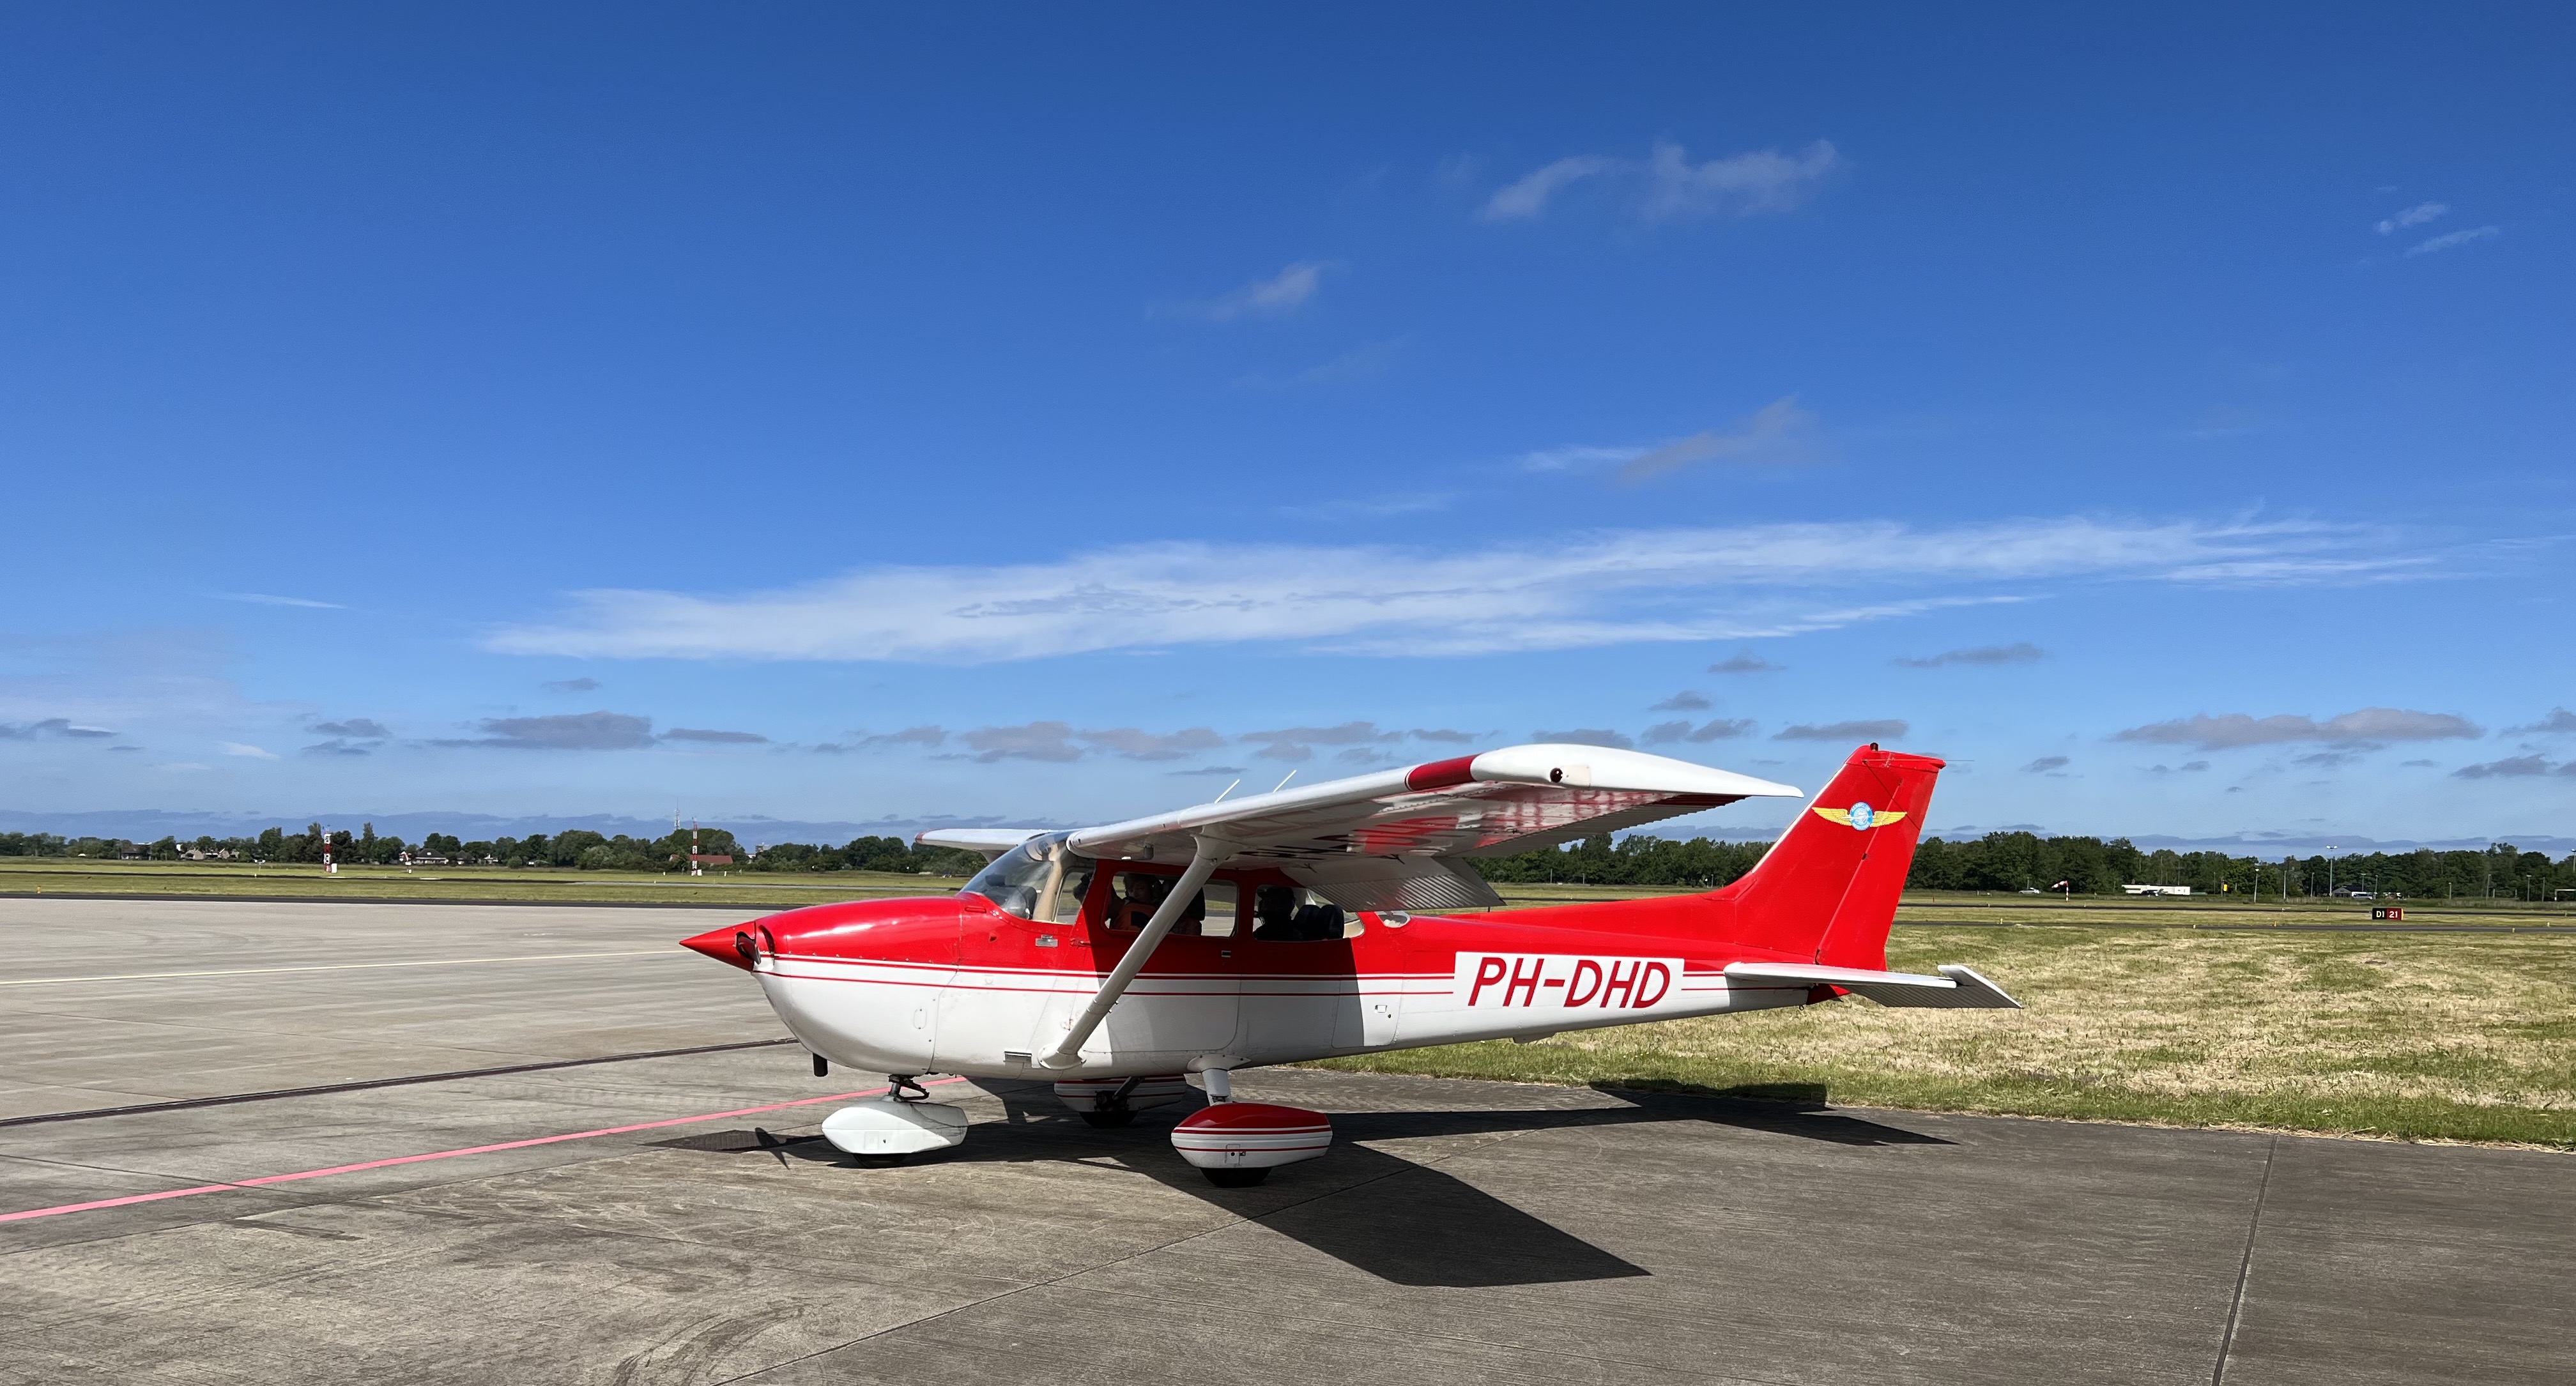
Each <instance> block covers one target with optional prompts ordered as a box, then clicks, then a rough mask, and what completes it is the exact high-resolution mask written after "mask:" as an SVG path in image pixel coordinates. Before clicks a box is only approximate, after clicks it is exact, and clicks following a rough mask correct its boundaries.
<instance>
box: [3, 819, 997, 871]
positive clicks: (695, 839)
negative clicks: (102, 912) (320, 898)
mask: <svg viewBox="0 0 2576 1386" xmlns="http://www.w3.org/2000/svg"><path fill="white" fill-rule="evenodd" d="M326 842H327V843H328V845H329V847H330V853H331V859H332V860H333V861H334V862H338V863H340V864H342V865H349V866H399V865H403V864H405V863H406V862H417V861H419V860H421V859H423V858H431V859H441V860H444V861H447V862H453V863H457V864H460V865H469V866H506V867H555V868H561V869H569V870H575V871H686V870H688V869H689V866H690V861H689V857H690V854H691V853H692V852H693V851H694V852H695V853H697V854H698V855H701V856H709V857H731V858H733V860H732V861H731V862H730V863H726V864H721V865H719V866H718V869H729V870H737V871H890V872H896V873H899V874H902V875H907V876H913V875H928V876H971V875H973V874H975V873H976V872H977V871H979V870H981V869H983V865H984V859H983V857H982V856H980V855H978V854H976V853H974V852H961V851H958V850H956V849H954V848H947V847H916V846H914V845H913V844H911V843H909V842H906V841H904V840H903V839H902V838H899V837H862V838H858V839H855V840H853V841H851V842H850V843H849V844H848V845H846V846H842V847H815V846H808V845H806V844H803V843H784V844H781V845H779V846H775V847H767V848H764V849H762V850H761V851H760V853H759V854H758V855H756V856H755V855H751V854H748V853H746V852H744V851H743V849H742V846H741V844H740V843H738V842H736V841H735V839H734V835H733V834H732V833H731V832H728V831H726V830H725V829H723V828H701V829H694V830H693V829H689V828H682V829H679V830H678V831H676V832H672V833H668V834H665V835H663V836H661V837H658V838H637V837H628V836H626V835H625V834H623V833H620V834H618V835H617V836H615V837H610V836H607V835H605V834H602V833H595V832H591V831H589V830H587V829H583V828H568V829H566V830H564V831H563V832H559V833H556V834H554V835H552V836H548V835H546V834H544V833H531V834H529V835H528V836H526V837H496V838H492V839H490V840H489V841H485V840H480V839H477V840H474V841H465V840H462V839H460V838H458V837H457V836H456V835H454V834H452V833H430V834H427V835H425V836H424V837H422V839H421V840H420V841H419V842H418V843H408V842H405V841H403V840H402V839H401V838H399V837H392V836H385V837H379V836H377V835H376V825H375V824H373V823H366V824H361V825H360V826H359V828H358V830H357V831H356V832H349V831H347V830H341V831H336V832H331V833H329V834H327V836H326V834H325V833H324V831H323V828H322V825H321V824H319V823H313V824H308V825H307V826H306V827H305V829H304V831H302V832H300V833H291V832H288V831H286V830H285V829H284V828H270V829H268V830H266V831H264V832H262V833H260V834H258V835H257V836H255V837H221V838H219V837H214V836H211V835H208V836H201V837H198V838H196V839H194V840H192V841H182V840H181V839H179V838H177V837H175V836H174V837H165V838H162V839H161V840H159V841H158V842H135V841H132V840H129V839H125V838H100V837H80V838H66V837H62V836H59V835H57V834H54V833H0V857H89V858H100V859H106V860H116V859H120V858H129V859H130V858H143V859H146V860H151V861H177V860H180V859H182V858H187V857H190V856H191V855H193V856H195V857H197V858H201V859H202V858H214V859H217V860H226V861H248V862H283V863H290V864H292V863H313V864H319V863H320V862H321V860H322V853H323V847H324V845H325V843H326Z"/></svg>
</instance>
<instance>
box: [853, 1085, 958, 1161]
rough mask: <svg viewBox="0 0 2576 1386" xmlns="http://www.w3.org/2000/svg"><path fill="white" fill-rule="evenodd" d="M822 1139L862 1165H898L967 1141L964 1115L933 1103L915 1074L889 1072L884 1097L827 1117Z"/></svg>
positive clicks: (952, 1108)
mask: <svg viewBox="0 0 2576 1386" xmlns="http://www.w3.org/2000/svg"><path fill="white" fill-rule="evenodd" d="M823 1139H825V1140H827V1141H830V1142H831V1143H832V1144H833V1146H834V1147H836V1148H837V1149H839V1150H840V1151H841V1152H842V1153H843V1154H845V1155H848V1156H850V1157H852V1158H853V1159H855V1160H856V1161H857V1162H858V1163H859V1164H860V1165H862V1166H869V1167H883V1166H886V1165H899V1164H901V1163H903V1161H904V1158H905V1157H906V1156H910V1155H919V1154H922V1153H924V1152H926V1151H932V1150H945V1149H947V1148H949V1147H951V1146H954V1145H957V1144H958V1143H960V1142H962V1141H964V1140H965V1139H966V1111H965V1109H964V1108H962V1107H958V1106H955V1105H953V1104H950V1103H946V1102H933V1101H931V1100H930V1092H929V1090H928V1089H926V1088H924V1087H923V1086H922V1085H921V1083H920V1081H919V1079H918V1077H917V1075H914V1074H910V1073H889V1074H887V1075H886V1093H885V1095H884V1096H883V1097H873V1098H869V1099H867V1100H865V1101H862V1102H857V1103H853V1104H852V1105H850V1106H847V1107H843V1108H842V1109H840V1110H839V1111H837V1112H834V1113H832V1114H831V1115H830V1116H828V1117H825V1118H824V1119H823Z"/></svg>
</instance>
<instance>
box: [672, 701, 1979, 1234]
mask: <svg viewBox="0 0 2576 1386" xmlns="http://www.w3.org/2000/svg"><path fill="white" fill-rule="evenodd" d="M1941 768H1942V762H1940V761H1938V760H1935V759H1932V758H1931V757H1929V756H1918V755H1907V754H1904V753H1902V752H1897V751H1885V750H1881V749H1879V748H1878V746H1877V745H1875V744H1872V745H1869V746H1865V747H1862V748H1860V749H1858V750H1856V751H1854V752H1853V753H1852V755H1851V758H1850V759H1849V760H1847V761H1845V762H1844V764H1843V767H1842V769H1841V770H1840V771H1839V772H1838V773H1837V774H1836V775H1835V776H1834V778H1833V781H1832V783H1830V784H1828V785H1827V786H1826V787H1825V790H1824V792H1823V793H1822V794H1820V795H1818V796H1817V797H1816V798H1815V799H1814V800H1813V801H1811V802H1810V803H1809V805H1808V807H1807V810H1806V811H1805V812H1803V813H1801V814H1799V815H1798V818H1797V821H1796V822H1795V823H1793V824H1791V825H1790V827H1789V830H1788V831H1787V832H1785V833H1783V834H1782V835H1781V836H1780V839H1779V840H1778V841H1777V842H1775V843H1773V844H1772V846H1771V849H1770V851H1769V852H1767V853H1766V854H1764V856H1763V858H1762V860H1761V862H1760V864H1758V865H1756V866H1755V867H1754V868H1753V870H1752V871H1751V872H1749V873H1748V874H1746V875H1745V876H1744V877H1743V878H1741V879H1739V880H1737V881H1736V882H1735V883H1734V884H1732V885H1729V886H1727V887H1725V888H1724V889H1721V890H1715V891H1710V892H1707V893H1705V894H1699V895H1676V896H1668V897H1664V898H1659V899H1643V900H1630V901H1618V902H1612V903H1596V904H1574V905H1559V906H1553V907H1546V908H1535V909H1520V910H1513V911H1510V912H1509V913H1501V914H1481V913H1456V911H1464V910H1475V909H1481V908H1488V907H1491V906H1495V905H1499V904H1501V903H1502V901H1501V899H1500V897H1498V896H1496V895H1495V894H1494V892H1493V889H1492V887H1490V886H1488V885H1487V884H1486V883H1485V882H1484V881H1483V879H1481V878H1480V877H1478V876H1477V875H1476V874H1475V872H1474V870H1473V869H1472V868H1464V867H1463V861H1462V859H1473V858H1475V857H1479V856H1497V855H1503V854H1507V853H1514V852H1526V851H1529V850H1531V849H1533V848H1536V847H1545V846H1553V845H1556V844H1559V843H1563V842H1568V841H1571V840H1574V839H1576V838H1578V837H1583V836H1586V835H1589V834H1594V833H1604V832H1610V831H1614V830H1617V829H1622V828H1630V827H1635V826H1637V825H1639V824H1643V823H1651V822H1654V821H1656V820H1657V819H1662V818H1669V817H1672V816H1674V815H1677V814H1685V813H1696V812H1699V811H1700V810H1703V809H1708V808H1714V807H1717V806H1718V805H1721V804H1731V803H1734V802H1736V801H1737V800H1739V799H1746V798H1755V797H1765V796H1786V797H1796V796H1797V795H1798V794H1799V791H1798V790H1796V789H1793V788H1791V787H1789V786H1787V785H1781V784H1773V783H1770V782H1768V781H1765V780H1758V779H1754V778H1752V777H1750V776H1747V775H1739V774H1734V773H1732V772H1729V771H1725V770H1714V769H1710V768H1708V767H1706V766H1701V765H1692V764H1689V763H1687V762H1683V761H1677V760H1670V759H1667V758H1665V757H1662V756H1654V755H1646V754H1642V753H1640V752H1635V751H1620V750H1610V749H1606V748H1603V747H1599V746H1566V745H1533V746H1512V747H1507V748H1505V749H1502V750H1498V751H1487V752H1485V753H1483V754H1482V755H1474V756H1461V757H1459V758H1457V759H1455V760H1443V761H1435V762H1432V763H1430V764H1427V765H1416V766H1412V767H1410V768H1407V769H1403V770H1388V771H1382V772H1379V773H1376V774H1369V775H1359V776H1354V777H1353V778H1350V779H1345V780H1335V781H1331V782H1329V783H1324V784H1315V785H1309V786H1307V787H1305V788H1302V789H1288V790H1282V791H1278V792H1274V793H1269V794H1261V795H1255V796H1253V797H1250V798H1244V799H1236V800H1232V801H1224V800H1222V797H1221V798H1220V802H1216V803H1210V804H1201V805H1198V806H1197V807H1194V808H1186V809H1181V810H1179V811H1177V812H1173V813H1166V814H1160V815H1157V816H1154V817H1150V818H1137V819H1131V820H1129V821H1127V822H1124V823H1111V824H1107V825H1105V826H1102V827H1096V828H1083V829H1080V830H1077V831H1073V832H1040V831H1036V830H1021V829H1013V830H1008V831H995V832H986V831H975V832H928V833H923V834H921V837H920V840H921V841H923V842H925V843H929V844H933V845H939V846H956V847H969V848H974V849H977V850H981V851H983V852H985V853H987V854H988V855H989V856H991V857H992V858H993V860H992V862H991V864H990V865H989V866H987V867H986V868H985V869H984V870H983V871H982V872H981V873H980V874H978V875H977V876H976V877H975V878H974V879H973V880H972V881H969V882H968V883H967V885H966V888H965V889H964V890H962V891H959V892H958V893H957V894H955V895H953V896H939V897H934V898H927V899H904V900H870V901H860V902H853V903H849V904H838V905H819V906H815V907H813V908H810V909H799V910H790V911H788V912H786V913H784V914H775V915H770V916H768V917H767V918H764V919H759V920H755V921H752V922H749V923H746V924H743V925H741V926H740V927H738V928H731V929H717V930H714V931H712V932H709V933H704V934H700V935H698V936H697V937H695V938H691V939H688V940H686V941H685V943H686V946H687V947H689V948H692V949H695V950H697V951H698V952H700V953H704V954H706V955H707V956H709V957H711V958H714V959H716V960H718V961H720V962H725V963H730V964H732V965H733V966H736V967H740V968H743V969H745V970H747V971H749V972H750V973H752V974H753V975H754V976H756V977H757V978H759V980H760V985H761V989H762V990H763V991H764V992H765V993H767V995H768V998H769V1004H770V1005H771V1006H772V1007H773V1008H775V1009H776V1011H777V1012H778V1015H779V1018H780V1019H781V1020H783V1021H785V1022H786V1024H787V1028H788V1030H789V1032H790V1033H792V1034H794V1035H795V1037H796V1038H797V1039H798V1040H799V1041H801V1042H802V1043H803V1044H804V1045H805V1047H806V1049H807V1050H809V1051H811V1053H812V1055H813V1058H814V1070H815V1072H816V1073H817V1074H818V1075H819V1074H821V1073H824V1072H826V1071H827V1070H828V1067H829V1064H831V1063H839V1064H843V1065H846V1066H848V1067H851V1068H857V1069H861V1070H864V1071H872V1072H877V1073H884V1074H887V1075H888V1076H889V1080H890V1083H891V1086H892V1090H893V1091H892V1095H891V1096H889V1097H887V1098H884V1099H880V1100H876V1101H866V1102H859V1103H856V1104H854V1105H852V1106H850V1107H845V1108H842V1109H841V1110H839V1111H836V1112H834V1113H833V1114H832V1115H831V1117H830V1118H829V1119H827V1120H826V1121H825V1122H824V1124H823V1129H824V1134H825V1136H826V1137H828V1138H829V1139H830V1140H831V1141H832V1143H833V1144H834V1145H836V1146H838V1147H840V1148H841V1149H842V1150H844V1151H847V1152H849V1153H852V1154H854V1155H858V1156H859V1157H861V1159H862V1160H863V1161H877V1162H883V1161H887V1160H894V1159H900V1158H902V1157H903V1156H904V1155H906V1154H910V1153H913V1152H916V1151H923V1150H934V1149H938V1148H941V1147H944V1146H950V1145H955V1144H957V1143H958V1142H960V1141H962V1140H963V1139H964V1138H965V1130H966V1118H965V1114H964V1113H963V1112H962V1111H961V1110H959V1109H958V1108H956V1107H954V1106H951V1105H949V1104H945V1103H937V1102H930V1101H927V1100H925V1099H926V1098H927V1094H926V1093H925V1092H924V1091H923V1090H922V1089H921V1087H920V1086H919V1084H918V1082H917V1081H916V1080H917V1079H918V1078H919V1076H920V1075H922V1074H926V1073H947V1074H955V1075H959V1076H963V1077H969V1078H1018V1079H1027V1078H1036V1077H1051V1078H1053V1079H1054V1080H1055V1091H1056V1094H1057V1096H1059V1097H1061V1098H1063V1099H1064V1100H1065V1101H1066V1102H1067V1103H1069V1104H1070V1105H1072V1106H1073V1107H1074V1109H1075V1110H1076V1111H1078V1112H1080V1113H1081V1114H1082V1116H1083V1117H1084V1118H1085V1119H1086V1120H1088V1121H1090V1122H1091V1123H1092V1124H1093V1125H1096V1126H1123V1125H1125V1124H1126V1123H1127V1122H1128V1121H1129V1120H1130V1119H1132V1118H1133V1116H1134V1114H1135V1113H1136V1112H1137V1111H1138V1110H1139V1109H1141V1108H1145V1107H1150V1106H1156V1105H1161V1104H1163V1103H1167V1102H1173V1101H1178V1100H1180V1099H1181V1098H1183V1097H1185V1096H1186V1095H1187V1094H1188V1091H1189V1083H1190V1080H1191V1079H1192V1078H1195V1079H1196V1081H1197V1083H1198V1085H1200V1086H1203V1087H1204V1088H1205V1089H1206V1091H1207V1095H1208V1098H1209V1099H1210V1101H1209V1104H1208V1105H1207V1106H1206V1107H1205V1108H1204V1109H1202V1110H1201V1111H1199V1112H1196V1113H1194V1114H1192V1115H1191V1116H1190V1117H1188V1118H1187V1119H1185V1120H1184V1121H1182V1122H1181V1123H1180V1125H1179V1126H1178V1127H1176V1128H1175V1129H1174V1131H1173V1133H1172V1143H1173V1144H1174V1145H1175V1146H1176V1147H1177V1148H1178V1149H1179V1150H1180V1152H1181V1154H1182V1155H1183V1157H1184V1158H1186V1159H1188V1160H1189V1161H1190V1163H1192V1164H1194V1165H1197V1166H1198V1167H1200V1168H1201V1169H1203V1170H1205V1171H1207V1173H1208V1176H1209V1177H1210V1178H1211V1179H1213V1180H1215V1181H1216V1182H1217V1183H1220V1184H1227V1185H1237V1184H1248V1183H1256V1182H1259V1180H1260V1179H1261V1178H1263V1177H1264V1176H1265V1175H1267V1174H1268V1173H1269V1171H1270V1170H1271V1169H1272V1168H1275V1167H1277V1166H1280V1165H1285V1164H1291V1163H1294V1162H1296V1161H1299V1160H1305V1159H1312V1158H1314V1157H1315V1156H1318V1155H1321V1154H1323V1153H1324V1152H1325V1150H1326V1149H1327V1148H1328V1147H1329V1146H1330V1144H1331V1140H1332V1130H1331V1125H1330V1123H1329V1122H1328V1121H1326V1119H1325V1118H1324V1116H1323V1115H1322V1114H1321V1113H1317V1112H1310V1111H1304V1110H1302V1109H1297V1108H1290V1107H1281V1106H1275V1105H1271V1104H1266V1103H1252V1102H1234V1101H1231V1100H1230V1099H1231V1083H1230V1080H1229V1077H1228V1075H1229V1074H1231V1073H1232V1071H1233V1070H1235V1069H1238V1068H1247V1067H1255V1066H1259V1065H1263V1064H1279V1063H1293V1062H1296V1061H1299V1060H1305V1059H1320V1058H1327V1057H1331V1056H1335V1055H1343V1054H1368V1053H1375V1052H1377V1051H1380V1050H1386V1049H1404V1048H1412V1047H1415V1046H1419V1045H1431V1044H1454V1043H1458V1042H1460V1041H1464V1040H1485V1039H1505V1038H1513V1039H1522V1038H1535V1037H1540V1036H1545V1035H1551V1034H1555V1033H1558V1032H1561V1031H1566V1030H1579V1029H1589V1028H1593V1027H1598V1026H1605V1025H1628V1024H1634V1023H1636V1022H1638V1021H1645V1020H1669V1019H1674V1018H1677V1017H1682V1016H1700V1015H1716V1014H1721V1013H1725V1012H1733V1011H1750V1010H1764V1009H1769V1008H1772V1007H1777V1006H1803V1005H1810V1004H1813V1003H1816V1002H1821V1001H1830V1000H1833V999H1835V998H1836V997H1839V996H1843V995H1845V994H1853V995H1859V996H1865V997H1868V998H1870V999H1871V1000H1873V1001H1876V1002H1878V1003H1879V1004H1881V1005H1887V1006H1991V1007H2010V1006H2015V1005H2017V1004H2018V1003H2016V1002H2015V1001H2014V1000H2013V999H2012V998H2011V997H2009V996H2007V995H2005V994H2004V993H2003V991H2002V990H2001V989H2000V988H1998V987H1996V986H1995V985H1994V984H1993V983H1992V982H1989V981H1987V980H1986V979H1985V978H1983V977H1981V976H1979V975H1977V973H1976V972H1974V971H1973V970H1971V969H1969V968H1966V967H1959V966H1944V967H1942V968H1940V969H1939V971H1940V975H1938V976H1922V975H1917V974H1910V973H1902V972H1890V971H1888V970H1887V952H1886V945H1887V933H1888V926H1889V924H1890V923H1891V922H1892V921H1893V919H1894V917H1895V913H1896V901H1897V895H1898V892H1899V891H1900V890H1901V889H1902V888H1903V887H1904V884H1905V875H1906V870H1907V867H1908V865H1909V864H1910V863H1911V862H1912V860H1913V857H1914V843H1915V836H1916V834H1917V832H1918V831H1919V830H1920V829H1921V827H1922V824H1923V815H1924V812H1925V810H1926V808H1927V807H1928V806H1929V805H1930V803H1931V799H1932V785H1933V781H1934V780H1935V778H1937V777H1938V775H1939V774H1940V772H1941Z"/></svg>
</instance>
